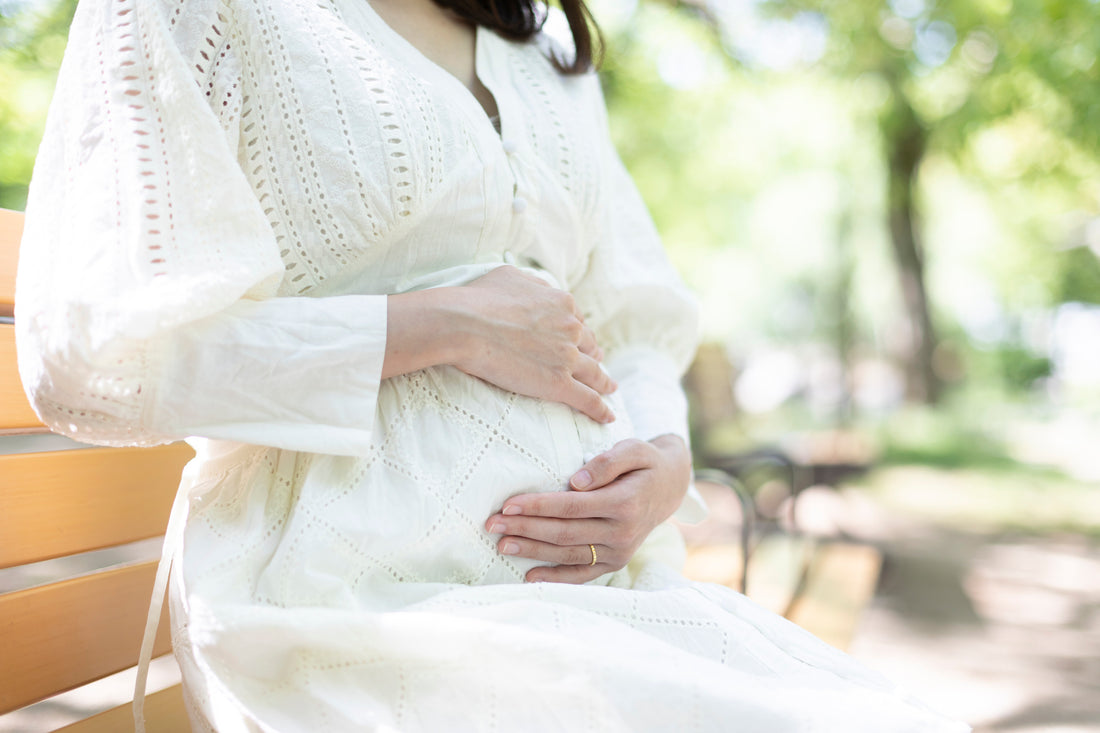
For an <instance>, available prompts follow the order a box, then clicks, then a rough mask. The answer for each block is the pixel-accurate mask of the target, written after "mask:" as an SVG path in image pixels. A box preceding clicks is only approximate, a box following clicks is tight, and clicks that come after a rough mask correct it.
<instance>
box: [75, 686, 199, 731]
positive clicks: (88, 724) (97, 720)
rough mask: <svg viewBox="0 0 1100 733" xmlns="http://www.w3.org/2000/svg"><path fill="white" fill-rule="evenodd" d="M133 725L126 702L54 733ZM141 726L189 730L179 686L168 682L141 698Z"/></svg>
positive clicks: (129, 726) (164, 729)
mask: <svg viewBox="0 0 1100 733" xmlns="http://www.w3.org/2000/svg"><path fill="white" fill-rule="evenodd" d="M133 727H134V709H133V706H131V704H130V703H126V704H125V705H119V706H118V707H116V708H111V709H110V710H107V711H106V712H102V713H100V714H99V715H93V716H92V717H90V718H86V719H84V720H81V721H79V722H77V723H73V724H72V725H67V726H65V727H64V728H58V729H57V731H55V733H119V731H127V730H132V729H133ZM145 727H146V730H150V731H154V733H191V725H190V723H189V722H188V720H187V708H186V707H185V706H184V704H183V688H182V687H180V686H179V685H172V686H171V687H168V688H165V689H163V690H161V691H160V692H154V693H153V694H152V695H149V696H148V697H146V698H145Z"/></svg>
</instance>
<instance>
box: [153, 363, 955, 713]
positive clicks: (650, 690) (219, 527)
mask: <svg viewBox="0 0 1100 733" xmlns="http://www.w3.org/2000/svg"><path fill="white" fill-rule="evenodd" d="M611 402H612V408H613V409H615V408H617V407H620V406H619V405H618V404H617V400H616V399H615V398H614V396H612V398H611ZM378 404H379V407H378V410H377V412H376V415H375V418H374V435H375V436H376V437H377V440H376V442H374V444H373V445H372V446H371V450H370V451H369V452H368V453H367V454H365V455H363V456H360V457H335V456H321V455H314V454H304V453H295V452H291V451H282V450H277V449H272V448H259V447H254V446H244V445H230V444H206V445H203V446H200V451H201V455H200V458H197V459H196V461H195V462H194V464H193V465H192V466H191V467H189V470H188V471H187V472H185V477H186V478H185V485H186V486H187V489H188V492H189V496H190V497H191V499H190V506H189V517H188V520H187V525H186V531H185V534H184V541H183V543H182V548H181V550H180V551H179V554H178V555H177V557H176V559H175V570H174V571H173V582H172V583H171V592H170V601H171V605H172V611H173V637H174V639H173V641H174V644H175V649H176V654H177V657H178V659H179V661H180V663H181V669H182V671H183V677H184V687H185V691H186V699H187V701H188V707H189V710H190V714H191V716H192V721H193V724H194V727H195V729H196V730H199V731H209V730H217V731H220V732H222V733H228V732H230V731H279V732H280V733H290V732H292V731H302V732H303V733H304V732H306V731H309V732H310V733H313V732H315V731H401V732H403V733H404V732H409V733H411V732H413V731H471V732H472V731H485V732H489V731H532V732H542V731H545V732H546V733H550V732H552V731H554V732H556V731H601V732H603V731H760V732H762V733H763V732H765V731H766V732H769V733H773V732H781V731H845V732H851V731H868V732H871V731H874V732H876V733H883V732H886V731H898V732H901V731H957V730H967V727H966V726H963V725H959V724H956V723H952V722H950V721H948V720H946V719H944V718H942V717H940V716H939V715H937V714H935V713H934V712H932V711H930V710H927V709H926V708H924V707H923V706H922V705H920V704H919V703H917V702H914V701H912V700H910V699H909V698H907V696H906V695H904V694H903V693H902V692H901V691H899V690H897V689H896V688H894V686H893V685H891V684H890V683H889V682H887V681H886V680H884V679H882V678H881V677H879V676H878V675H876V674H875V673H873V672H870V671H869V670H867V669H865V668H863V667H862V666H861V665H859V664H857V663H856V662H854V661H853V660H851V659H850V658H848V657H847V656H845V655H844V654H842V653H840V652H838V651H835V650H834V649H832V648H831V647H828V646H827V645H825V644H824V643H822V642H820V641H819V640H817V639H816V638H814V637H813V636H811V635H810V634H808V633H806V632H804V631H803V630H801V629H799V628H797V627H796V626H794V625H793V624H791V623H789V622H787V621H786V620H784V619H782V618H780V617H778V616H776V615H774V614H772V613H771V612H769V611H766V610H764V609H762V608H760V607H759V606H757V605H756V604H754V603H753V602H752V601H750V600H748V599H747V598H745V597H744V596H743V595H741V594H739V593H736V592H734V591H733V590H730V589H728V588H725V587H721V586H716V585H711V584H702V583H694V582H690V581H687V580H685V579H684V578H682V577H681V576H679V574H678V573H677V572H676V570H675V568H674V566H675V565H676V564H677V563H678V562H679V561H680V560H681V559H682V554H681V552H682V544H681V543H680V542H679V536H678V533H677V532H676V530H675V529H674V528H672V527H671V526H668V525H665V526H662V527H659V528H658V529H657V530H656V531H655V532H654V533H653V535H651V537H650V538H649V540H647V541H646V543H645V544H644V545H643V547H642V549H641V550H640V551H639V553H638V555H637V556H636V558H635V559H634V561H632V563H631V564H630V565H629V566H628V567H626V568H624V569H622V570H620V571H618V572H615V573H609V574H607V575H604V576H602V577H601V578H598V579H596V580H595V581H593V582H591V583H588V584H586V585H579V586H575V585H565V584H554V583H526V582H524V574H525V573H526V571H527V570H529V569H530V568H531V567H532V566H533V565H534V562H533V561H530V560H525V559H521V558H520V559H517V558H512V557H507V556H503V555H500V554H499V553H498V552H497V549H496V539H497V538H496V537H495V536H493V535H489V534H488V533H487V532H486V531H485V529H484V523H485V520H486V519H487V518H488V517H489V516H490V515H491V514H492V513H494V512H496V511H498V510H499V509H500V507H501V505H502V503H503V502H504V500H505V499H507V498H508V497H510V496H513V495H515V494H518V493H525V492H531V491H562V490H567V489H566V486H567V482H568V479H569V477H570V476H571V475H572V473H573V472H575V471H576V470H577V468H579V466H580V465H581V464H582V463H583V462H584V461H585V460H586V459H587V458H590V457H591V456H592V455H594V454H595V453H598V452H600V451H602V450H605V449H607V448H609V447H610V446H611V445H613V444H614V443H615V442H617V441H618V440H620V439H621V438H623V437H626V436H629V435H630V433H631V427H630V425H629V421H628V420H627V419H626V418H625V415H624V414H623V412H622V411H621V410H617V412H618V413H619V419H618V420H617V421H616V422H614V423H612V424H611V425H608V426H603V425H598V424H596V423H594V422H592V421H591V420H589V419H588V418H586V417H584V416H581V415H579V414H578V413H575V412H574V411H573V410H571V409H570V408H567V407H565V406H562V405H558V404H555V403H547V402H543V401H540V400H535V399H531V398H527V397H523V396H519V395H516V394H514V393H510V392H506V391H504V390H501V389H498V388H497V387H494V386H492V385H490V384H487V383H485V382H483V381H481V380H478V379H476V378H473V377H470V376H468V375H466V374H464V373H462V372H460V371H458V370H456V369H453V368H451V367H435V368H431V369H427V370H423V371H419V372H414V373H412V374H408V375H404V376H401V377H396V378H393V379H388V380H384V381H383V383H382V388H381V390H380V394H379V403H378Z"/></svg>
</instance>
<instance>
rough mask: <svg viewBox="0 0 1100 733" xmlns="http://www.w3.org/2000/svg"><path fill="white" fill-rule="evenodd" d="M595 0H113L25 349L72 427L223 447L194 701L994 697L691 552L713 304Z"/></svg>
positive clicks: (422, 708)
mask: <svg viewBox="0 0 1100 733" xmlns="http://www.w3.org/2000/svg"><path fill="white" fill-rule="evenodd" d="M562 5H563V9H564V11H565V12H564V17H565V18H567V19H568V21H569V25H570V27H571V35H572V42H571V43H557V42H554V41H552V40H551V38H550V37H549V35H548V34H546V33H544V32H542V31H541V30H540V27H541V23H542V20H543V18H544V16H545V14H546V12H547V11H546V8H545V6H543V5H541V4H538V3H535V2H533V0H495V1H494V0H481V1H480V2H475V1H473V0H467V1H459V0H451V1H450V2H442V1H440V2H438V3H437V2H433V1H432V0H404V1H401V0H369V1H368V0H82V2H81V3H80V7H79V9H78V11H77V15H76V19H75V21H74V24H73V28H72V32H71V35H70V40H69V50H68V52H67V55H66V58H65V61H64V64H63V68H62V72H61V76H60V79H59V81H58V86H57V92H56V97H55V100H54V103H53V106H52V108H51V111H50V117H49V122H48V125H47V132H46V137H45V140H44V141H43V143H42V148H41V150H40V153H39V157H38V161H37V166H36V169H35V174H34V180H33V183H32V188H31V196H30V201H29V204H28V211H27V228H26V235H25V239H24V243H23V249H22V252H21V259H20V271H19V279H18V289H19V303H20V310H19V313H18V314H17V321H18V338H19V359H20V371H21V373H22V376H23V379H24V382H25V384H26V386H27V390H28V394H29V395H30V397H31V399H32V401H33V403H34V405H35V407H36V409H37V410H38V412H39V414H40V415H41V416H42V418H43V419H44V420H45V421H46V422H47V423H48V424H49V425H50V426H51V427H52V428H53V429H55V430H56V431H58V432H61V433H65V434H68V435H71V436H72V437H74V438H76V439H78V440H83V441H87V442H92V443H102V444H107V445H153V444H157V443H163V442H168V441H173V440H178V439H181V438H187V439H189V440H190V441H191V442H192V444H193V445H194V447H195V449H196V452H197V457H196V458H195V460H194V461H193V462H192V463H191V464H190V465H189V466H188V468H187V470H186V471H185V473H184V479H183V483H182V485H181V487H180V493H179V496H178V498H177V503H176V507H175V508H174V510H173V516H172V520H171V522H170V526H169V532H168V535H167V539H166V543H165V555H166V557H165V560H164V561H162V573H161V578H160V580H161V582H163V581H164V580H165V578H166V577H167V568H168V567H169V564H171V566H172V568H173V572H172V575H171V581H170V583H168V597H169V602H170V606H171V611H172V631H173V642H174V647H175V653H176V656H177V658H178V660H179V663H180V667H181V670H182V674H183V681H184V690H185V697H186V700H187V705H188V709H189V713H190V716H191V721H192V725H193V727H194V729H195V730H196V731H220V732H223V733H228V732H230V731H279V732H287V733H289V732H291V731H303V732H309V733H317V732H327V731H373V730H379V731H408V732H412V731H510V732H511V731H517V732H527V731H534V732H539V731H545V732H547V733H549V732H551V731H553V732H557V731H672V730H675V731H692V730H697V731H734V730H736V731H769V732H776V731H804V730H823V731H845V732H851V731H875V732H876V733H881V732H883V731H947V730H952V731H953V730H965V729H966V726H960V725H959V724H956V723H952V722H951V721H948V720H945V719H943V718H941V717H939V716H938V715H936V714H935V713H933V712H931V711H928V710H927V709H925V708H924V707H922V706H921V705H920V704H918V703H916V702H913V701H911V700H909V699H907V698H906V697H905V696H904V695H902V694H900V693H899V692H898V691H896V690H895V689H893V687H892V686H891V685H890V684H889V683H887V682H886V681H884V680H882V679H881V678H879V677H878V676H877V675H875V674H873V673H871V672H869V671H867V670H865V669H864V668H862V667H861V666H859V665H857V664H856V663H854V662H853V661H851V660H849V659H848V658H847V657H845V656H844V655H842V654H840V653H838V652H836V651H834V650H832V649H830V648H829V647H827V646H825V645H824V644H822V643H820V642H818V641H817V640H815V639H814V638H813V637H811V636H809V635H808V634H805V633H803V632H802V631H800V630H799V629H797V628H795V627H794V626H792V625H790V624H788V623H787V622H786V621H784V620H782V619H780V618H778V617H776V616H774V615H772V614H770V613H768V612H766V611H764V610H762V609H760V608H758V607H757V606H755V605H753V604H752V603H751V602H749V601H748V600H746V599H745V598H744V597H743V596H741V595H739V594H737V593H735V592H733V591H731V590H728V589H726V588H722V587H717V586H710V585H703V584H695V583H690V582H688V581H686V580H684V579H683V578H681V577H680V576H679V575H678V574H677V573H676V571H675V570H674V569H673V568H674V566H675V565H676V563H677V562H678V553H679V551H680V550H681V549H682V548H681V547H680V546H679V545H678V539H677V536H676V534H675V531H674V530H673V529H671V528H670V526H669V525H667V524H665V523H664V522H665V520H666V519H667V518H668V517H669V516H670V515H671V514H672V513H673V512H674V511H677V510H678V511H679V512H680V516H682V517H685V518H688V519H691V518H695V517H698V516H699V515H700V512H701V507H700V506H699V505H698V502H697V501H696V500H695V498H694V497H693V495H692V494H691V493H690V492H688V483H689V476H690V459H689V454H688V452H687V445H686V437H687V433H686V427H685V422H686V420H685V402H684V398H683V395H682V393H681V391H680V388H679V384H678V379H679V376H680V373H681V371H682V370H683V369H684V367H685V365H686V363H687V362H688V361H689V359H690V357H691V353H692V350H693V348H694V339H695V331H696V312H695V306H694V304H693V301H692V300H691V298H690V297H689V296H688V295H687V294H686V293H685V291H684V289H683V287H682V285H681V284H680V283H679V281H678V279H677V278H676V276H675V275H674V273H673V271H672V269H671V268H670V267H669V264H668V262H667V261H666V259H665V257H664V255H663V252H662V250H661V246H660V243H659V241H658V238H657V236H656V233H655V231H654V228H653V226H652V224H651V222H650V220H649V218H648V215H647V213H646V211H645V209H644V206H643V204H642V203H641V200H640V199H639V197H638V194H637V193H636V191H635V189H634V187H633V185H632V183H631V182H630V180H629V178H628V176H627V174H626V173H625V171H624V169H623V167H622V164H621V163H620V161H619V160H618V157H617V156H616V154H615V152H614V149H613V148H612V145H611V142H610V140H609V137H608V131H607V124H606V120H605V109H604V105H603V101H602V98H601V94H600V87H599V84H598V81H597V78H596V76H595V75H594V74H593V73H592V72H591V70H590V68H589V67H590V66H591V63H590V61H591V58H590V57H591V46H592V43H591V39H590V35H589V31H588V28H587V26H586V24H585V18H586V13H587V11H586V10H585V9H584V6H583V3H581V2H579V1H578V0H566V1H564V2H563V3H562ZM573 49H576V50H573ZM158 611H159V609H158V607H157V606H156V604H154V608H153V613H152V614H151V618H152V619H155V618H157V617H158V615H159V613H158ZM150 638H151V637H150ZM138 705H139V706H140V697H139V699H138ZM139 718H140V710H139ZM139 726H140V722H139Z"/></svg>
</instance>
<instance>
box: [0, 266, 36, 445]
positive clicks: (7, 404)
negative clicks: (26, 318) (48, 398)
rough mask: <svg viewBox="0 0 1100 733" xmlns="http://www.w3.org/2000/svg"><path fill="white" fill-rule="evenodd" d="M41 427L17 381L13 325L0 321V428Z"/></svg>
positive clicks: (29, 428)
mask: <svg viewBox="0 0 1100 733" xmlns="http://www.w3.org/2000/svg"><path fill="white" fill-rule="evenodd" d="M0 276H2V273H0ZM2 306H3V303H2V302H0V307H2ZM42 427H43V426H42V422H41V421H40V420H39V419H38V416H37V415H35V414H34V410H32V409H31V405H30V403H29V402H27V396H26V395H25V394H24V393H23V386H22V384H21V383H20V382H19V369H18V367H17V365H16V363H15V326H13V325H11V324H10V323H0V430H4V431H5V432H7V431H20V432H23V431H30V430H34V429H35V428H38V429H42Z"/></svg>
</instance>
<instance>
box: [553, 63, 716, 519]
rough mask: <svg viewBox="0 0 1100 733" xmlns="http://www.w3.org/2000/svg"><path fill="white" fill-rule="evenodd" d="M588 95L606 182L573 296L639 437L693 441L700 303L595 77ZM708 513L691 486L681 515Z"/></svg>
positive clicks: (696, 516) (598, 197) (596, 204)
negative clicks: (688, 373) (690, 379)
mask: <svg viewBox="0 0 1100 733" xmlns="http://www.w3.org/2000/svg"><path fill="white" fill-rule="evenodd" d="M587 92H588V94H589V97H590V100H589V102H588V104H589V105H590V106H591V109H592V119H593V120H594V122H593V125H594V127H593V134H594V135H596V136H597V137H598V144H599V146H600V151H601V154H600V156H599V161H598V173H597V175H598V177H599V186H598V188H597V190H598V193H597V195H596V198H595V201H594V204H593V206H592V209H591V213H590V224H589V227H588V231H589V232H590V233H591V236H592V237H593V240H592V244H591V252H592V254H591V259H590V261H589V263H588V268H587V271H586V272H585V274H584V276H583V278H582V279H581V280H580V282H579V283H578V284H577V286H576V287H575V288H574V296H575V297H576V299H577V302H578V304H579V305H580V307H581V310H582V312H583V313H584V315H585V318H586V322H587V323H588V324H589V326H591V328H592V329H593V331H594V332H595V334H596V338H597V341H598V342H599V344H600V345H601V346H602V347H603V349H604V352H605V354H606V359H605V367H606V369H607V371H608V372H609V373H610V374H611V376H612V377H613V378H614V379H615V380H616V381H617V382H618V384H619V391H620V393H621V394H622V398H623V401H624V402H625V404H626V408H627V411H628V412H629V415H630V419H631V422H632V423H633V424H634V427H635V432H636V435H637V437H639V438H641V439H643V440H650V439H652V438H654V437H656V436H658V435H662V434H666V433H671V434H675V435H679V436H680V437H682V438H683V439H684V441H685V442H687V443H688V444H689V445H690V441H689V435H688V421H687V399H686V397H685V396H684V391H683V389H682V387H681V386H680V378H681V376H682V375H683V373H684V371H685V370H686V369H687V366H688V364H689V363H690V361H691V358H692V356H693V355H694V353H695V348H696V345H697V340H698V331H699V314H698V306H697V304H696V301H695V298H694V297H693V296H692V295H691V293H690V292H689V291H688V290H687V288H686V287H685V286H684V284H683V282H682V281H681V280H680V277H679V275H677V273H676V271H675V269H674V268H673V267H672V265H671V263H670V262H669V261H668V257H667V256H666V255H665V252H664V248H663V247H662V244H661V240H660V236H659V235H658V233H657V229H656V227H655V226H654V225H653V221H652V219H651V218H650V216H649V212H648V211H647V209H646V207H645V203H644V202H643V201H642V198H641V195H640V194H639V193H638V190H637V188H636V187H635V185H634V182H633V180H631V178H630V175H629V173H628V172H627V170H626V168H625V167H624V166H623V163H622V161H621V160H620V158H619V155H618V153H617V152H616V150H615V148H614V145H613V144H612V142H611V138H610V135H609V133H608V130H607V112H606V108H605V107H604V102H603V96H602V94H601V92H600V88H599V81H598V79H597V78H596V77H595V75H592V77H591V84H590V86H589V87H588V90H587ZM704 513H705V509H704V507H703V505H702V502H701V500H700V499H699V497H698V495H697V494H696V493H695V492H694V490H692V491H691V492H689V495H688V498H687V499H686V500H685V503H684V506H683V507H681V510H680V511H679V512H678V513H677V516H678V517H679V518H681V519H684V520H686V521H697V520H698V519H701V518H702V515H703V514H704Z"/></svg>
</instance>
